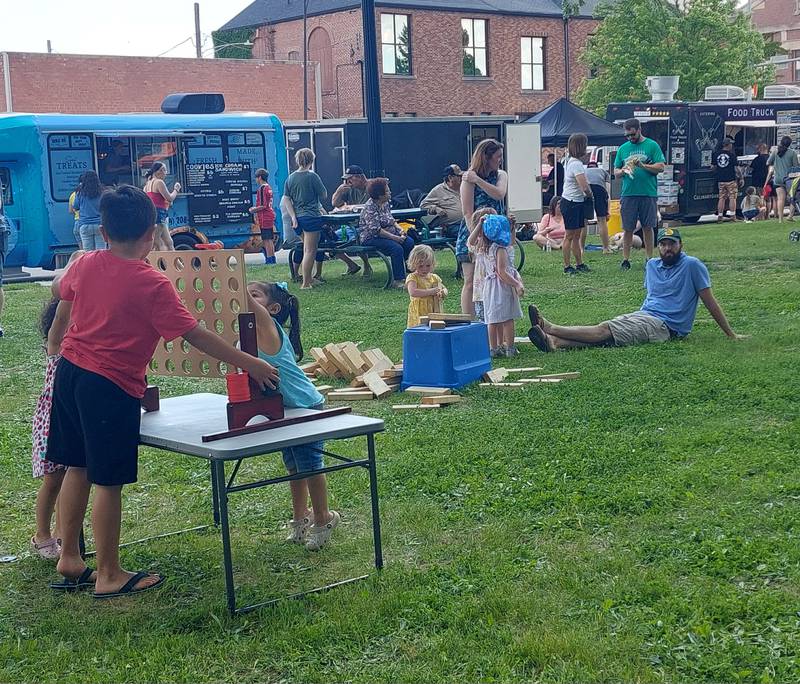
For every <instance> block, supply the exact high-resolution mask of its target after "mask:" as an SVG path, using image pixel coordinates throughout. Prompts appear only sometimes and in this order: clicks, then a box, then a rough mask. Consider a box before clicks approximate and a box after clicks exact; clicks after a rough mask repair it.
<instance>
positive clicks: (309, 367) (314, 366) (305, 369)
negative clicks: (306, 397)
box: [300, 361, 320, 375]
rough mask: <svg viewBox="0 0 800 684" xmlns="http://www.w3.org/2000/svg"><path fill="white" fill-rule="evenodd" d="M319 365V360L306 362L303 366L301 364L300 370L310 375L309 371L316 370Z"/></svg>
mask: <svg viewBox="0 0 800 684" xmlns="http://www.w3.org/2000/svg"><path fill="white" fill-rule="evenodd" d="M319 367H320V365H319V361H310V362H309V363H304V364H303V365H302V366H300V370H301V371H303V372H304V373H305V374H306V375H308V374H309V373H313V372H314V371H316V370H317V369H318V368H319Z"/></svg>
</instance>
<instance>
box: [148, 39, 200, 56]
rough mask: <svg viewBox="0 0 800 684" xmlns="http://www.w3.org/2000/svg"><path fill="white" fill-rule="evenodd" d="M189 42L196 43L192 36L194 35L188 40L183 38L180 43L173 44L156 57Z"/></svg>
mask: <svg viewBox="0 0 800 684" xmlns="http://www.w3.org/2000/svg"><path fill="white" fill-rule="evenodd" d="M189 42H191V43H194V38H192V36H189V37H188V38H187V39H186V40H182V41H181V42H180V43H177V44H176V45H173V46H172V47H171V48H170V49H169V50H164V52H162V53H161V54H159V55H156V57H163V56H164V55H166V54H167V53H168V52H172V51H173V50H174V49H175V48H179V47H180V46H181V45H183V44H184V43H189Z"/></svg>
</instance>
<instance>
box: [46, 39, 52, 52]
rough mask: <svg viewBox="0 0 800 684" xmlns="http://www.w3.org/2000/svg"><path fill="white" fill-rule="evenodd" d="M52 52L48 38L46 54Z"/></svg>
mask: <svg viewBox="0 0 800 684" xmlns="http://www.w3.org/2000/svg"><path fill="white" fill-rule="evenodd" d="M52 53H53V46H52V45H51V44H50V39H49V38H48V39H47V54H48V55H50V54H52Z"/></svg>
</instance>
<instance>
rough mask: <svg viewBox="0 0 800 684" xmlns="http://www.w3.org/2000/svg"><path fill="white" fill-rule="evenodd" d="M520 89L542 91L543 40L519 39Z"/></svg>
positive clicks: (524, 37)
mask: <svg viewBox="0 0 800 684" xmlns="http://www.w3.org/2000/svg"><path fill="white" fill-rule="evenodd" d="M520 62H521V64H522V89H523V90H544V38H533V37H530V36H523V37H522V38H520Z"/></svg>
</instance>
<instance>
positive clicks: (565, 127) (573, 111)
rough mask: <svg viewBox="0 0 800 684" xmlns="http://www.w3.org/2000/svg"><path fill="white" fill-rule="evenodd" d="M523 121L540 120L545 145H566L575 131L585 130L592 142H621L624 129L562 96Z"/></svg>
mask: <svg viewBox="0 0 800 684" xmlns="http://www.w3.org/2000/svg"><path fill="white" fill-rule="evenodd" d="M522 123H538V124H540V125H541V127H542V128H541V130H542V147H566V146H567V141H568V140H569V136H571V135H572V134H573V133H585V134H586V137H587V138H589V144H590V145H596V146H598V147H600V146H602V145H615V146H616V145H621V144H622V143H624V142H625V135H624V131H623V130H622V127H621V126H617V125H616V124H613V123H611V122H609V121H606V120H605V119H601V118H600V117H599V116H595V115H594V114H592V113H591V112H587V111H586V110H585V109H582V108H581V107H578V105H576V104H572V102H570V101H569V100H567V99H565V98H563V97H562V98H561V99H560V100H556V101H555V102H554V103H553V104H551V105H550V106H549V107H548V108H547V109H543V110H542V111H541V112H539V113H538V114H536V115H534V116H532V117H531V118H530V119H525V121H523V122H522Z"/></svg>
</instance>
